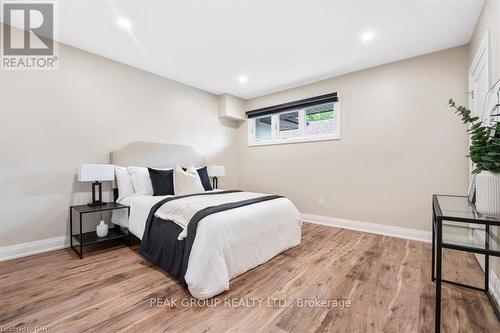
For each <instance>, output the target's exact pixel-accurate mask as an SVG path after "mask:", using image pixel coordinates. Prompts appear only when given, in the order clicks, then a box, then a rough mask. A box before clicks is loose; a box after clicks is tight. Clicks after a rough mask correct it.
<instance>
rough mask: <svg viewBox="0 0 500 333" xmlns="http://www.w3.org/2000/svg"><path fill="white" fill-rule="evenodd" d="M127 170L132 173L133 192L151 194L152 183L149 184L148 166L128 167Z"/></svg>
mask: <svg viewBox="0 0 500 333" xmlns="http://www.w3.org/2000/svg"><path fill="white" fill-rule="evenodd" d="M128 172H129V173H130V174H131V175H132V184H133V185H134V191H135V194H139V195H153V185H152V184H151V178H150V177H149V171H148V168H143V167H128Z"/></svg>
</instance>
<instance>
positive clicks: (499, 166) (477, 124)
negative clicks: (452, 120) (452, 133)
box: [448, 98, 500, 174]
mask: <svg viewBox="0 0 500 333" xmlns="http://www.w3.org/2000/svg"><path fill="white" fill-rule="evenodd" d="M448 105H449V106H450V107H451V108H453V109H455V113H457V114H459V115H460V116H461V117H462V122H463V123H464V124H468V125H470V128H469V129H468V130H467V132H468V133H469V135H470V137H471V143H470V146H469V155H467V157H470V159H471V160H472V162H474V170H473V171H472V173H474V174H478V173H480V172H482V171H490V172H493V173H500V122H498V121H496V122H493V125H492V126H485V125H484V124H483V123H482V122H481V121H480V120H479V117H471V113H472V112H471V111H470V110H469V109H467V108H466V107H465V106H461V105H459V106H457V105H456V103H455V101H454V100H453V99H451V98H450V100H449V101H448Z"/></svg>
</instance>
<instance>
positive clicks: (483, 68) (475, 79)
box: [469, 33, 489, 171]
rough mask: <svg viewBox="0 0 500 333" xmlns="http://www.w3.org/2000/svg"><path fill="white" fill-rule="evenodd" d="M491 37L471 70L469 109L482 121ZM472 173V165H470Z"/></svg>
mask: <svg viewBox="0 0 500 333" xmlns="http://www.w3.org/2000/svg"><path fill="white" fill-rule="evenodd" d="M488 41H489V36H488V33H486V34H485V35H484V37H483V39H482V41H481V44H480V45H479V48H478V50H477V52H476V54H475V56H474V60H473V61H472V64H471V67H470V69H469V109H470V110H471V111H472V115H473V116H477V117H479V118H480V119H483V117H484V109H485V103H486V94H487V93H488V85H489V68H488V67H489V66H488V62H489V59H488V58H489V56H488V54H489V53H488ZM470 168H471V170H470V171H472V163H470Z"/></svg>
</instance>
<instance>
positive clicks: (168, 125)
mask: <svg viewBox="0 0 500 333" xmlns="http://www.w3.org/2000/svg"><path fill="white" fill-rule="evenodd" d="M235 135H236V128H235V126H234V124H232V123H231V122H230V121H223V120H220V119H219V118H218V117H217V98H216V96H214V95H212V94H209V93H206V92H204V91H201V90H198V89H194V88H191V87H188V86H185V85H182V84H179V83H176V82H174V81H170V80H167V79H165V78H161V77H159V76H155V75H152V74H149V73H146V72H143V71H141V70H138V69H134V68H132V67H129V66H126V65H123V64H120V63H117V62H114V61H111V60H108V59H105V58H102V57H99V56H96V55H93V54H90V53H87V52H84V51H82V50H78V49H75V48H72V47H68V46H65V45H61V46H60V68H59V70H57V71H25V72H20V71H16V72H6V71H0V228H1V230H0V235H1V236H0V246H5V245H10V244H16V243H22V242H28V241H33V240H39V239H45V238H50V237H56V236H62V235H66V234H69V230H68V229H69V227H68V207H69V205H71V204H76V203H85V202H87V201H88V200H89V191H90V184H87V183H79V182H77V181H76V178H75V174H76V170H77V167H78V166H79V164H81V163H83V162H88V163H107V162H109V152H110V151H112V150H114V149H117V148H119V147H121V146H123V145H125V144H127V143H129V142H131V141H134V140H141V141H154V142H167V143H179V144H187V145H191V146H193V147H195V148H196V149H197V150H198V152H199V153H201V154H203V155H205V156H206V158H207V159H208V161H209V162H212V163H221V164H224V165H226V172H227V175H228V176H227V177H224V179H223V181H224V182H225V186H227V187H234V186H235V185H236V177H237V167H236V164H235V157H236V153H235V152H234V149H233V147H234V144H233V142H234V141H235ZM107 188H109V186H108V187H107Z"/></svg>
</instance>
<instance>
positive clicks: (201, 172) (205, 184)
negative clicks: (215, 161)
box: [196, 167, 213, 191]
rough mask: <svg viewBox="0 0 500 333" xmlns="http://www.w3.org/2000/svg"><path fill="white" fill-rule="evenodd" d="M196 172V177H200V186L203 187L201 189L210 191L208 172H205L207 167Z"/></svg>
mask: <svg viewBox="0 0 500 333" xmlns="http://www.w3.org/2000/svg"><path fill="white" fill-rule="evenodd" d="M196 171H197V172H198V175H199V176H200V180H201V185H203V188H204V189H205V191H212V190H213V188H212V185H211V184H210V178H208V172H207V167H203V168H199V169H198V170H196Z"/></svg>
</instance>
